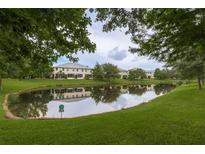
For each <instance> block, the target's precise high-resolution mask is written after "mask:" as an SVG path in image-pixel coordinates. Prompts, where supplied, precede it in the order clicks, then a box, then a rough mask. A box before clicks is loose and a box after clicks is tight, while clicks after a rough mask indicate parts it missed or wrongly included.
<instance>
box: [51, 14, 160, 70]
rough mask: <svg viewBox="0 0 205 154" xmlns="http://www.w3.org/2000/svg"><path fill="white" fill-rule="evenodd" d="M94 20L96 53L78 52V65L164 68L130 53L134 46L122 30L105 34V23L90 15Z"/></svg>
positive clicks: (92, 39)
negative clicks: (103, 28)
mask: <svg viewBox="0 0 205 154" xmlns="http://www.w3.org/2000/svg"><path fill="white" fill-rule="evenodd" d="M89 16H90V17H91V19H92V20H93V22H92V25H91V26H89V27H88V31H89V32H90V33H91V34H90V36H89V38H90V39H91V41H93V42H94V43H96V51H95V53H84V54H83V53H81V52H78V53H77V55H75V56H77V57H78V58H79V61H78V63H79V64H82V65H86V66H89V67H91V68H93V67H94V66H95V64H96V63H97V62H98V63H99V64H103V63H112V64H114V65H117V66H118V67H119V68H122V69H126V70H128V69H132V68H142V69H144V70H154V69H156V68H162V66H163V63H159V62H157V61H155V60H150V59H149V58H148V57H144V56H138V55H137V54H132V53H130V52H129V51H128V49H129V47H130V46H131V47H132V46H136V45H134V44H133V43H132V42H131V40H130V36H129V35H125V33H124V32H123V31H122V30H119V29H118V30H115V31H113V32H108V33H106V32H103V31H102V26H103V23H101V22H95V21H94V18H95V17H94V16H93V15H90V14H89ZM67 62H69V60H68V59H67V58H66V57H61V58H59V59H58V61H57V63H55V64H54V65H58V64H64V63H67Z"/></svg>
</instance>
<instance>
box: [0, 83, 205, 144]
mask: <svg viewBox="0 0 205 154" xmlns="http://www.w3.org/2000/svg"><path fill="white" fill-rule="evenodd" d="M77 82H82V83H81V84H83V85H85V82H84V81H68V80H66V81H53V80H52V82H51V80H31V81H29V80H27V81H25V80H23V81H18V80H4V87H3V92H2V93H1V102H2V100H3V97H4V95H5V94H6V93H11V92H16V91H19V90H25V89H31V88H38V87H45V86H54V85H57V84H62V85H70V86H78V83H77ZM86 82H87V83H88V82H89V83H88V84H93V85H95V84H106V83H105V82H97V81H92V80H88V81H86ZM96 82H97V83H96ZM123 82H124V83H125V82H128V81H124V80H123V81H121V83H123ZM143 82H145V81H143ZM151 82H152V83H153V82H157V81H151ZM166 82H168V81H166ZM114 83H115V84H117V83H119V81H115V82H114ZM124 83H123V84H124ZM79 85H80V83H79ZM0 124H1V125H0V144H205V90H201V91H199V90H198V89H197V85H195V84H189V85H183V86H180V87H178V88H176V89H175V90H173V91H172V92H171V93H169V94H167V95H164V96H162V97H158V98H156V99H155V100H153V101H151V102H149V103H144V104H142V105H139V106H137V107H133V108H130V109H127V110H122V111H118V112H112V113H106V114H102V115H93V116H88V117H81V118H75V119H66V120H11V119H5V118H3V111H2V109H1V117H0Z"/></svg>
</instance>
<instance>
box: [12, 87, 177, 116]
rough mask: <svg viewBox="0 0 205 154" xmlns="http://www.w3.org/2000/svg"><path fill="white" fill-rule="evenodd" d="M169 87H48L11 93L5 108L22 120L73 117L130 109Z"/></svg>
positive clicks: (167, 89) (161, 93)
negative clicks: (62, 107)
mask: <svg viewBox="0 0 205 154" xmlns="http://www.w3.org/2000/svg"><path fill="white" fill-rule="evenodd" d="M173 88H175V86H173V85H168V84H159V85H121V86H94V87H77V88H62V87H61V88H51V89H45V90H35V91H31V92H26V93H22V94H19V95H16V94H12V95H10V96H9V98H8V102H9V105H8V107H9V110H10V111H11V113H12V114H13V115H15V116H17V117H22V118H25V119H33V118H36V119H38V118H61V116H62V117H63V118H73V117H80V116H86V115H92V114H99V113H104V112H111V111H117V110H122V109H125V108H130V107H133V106H136V105H139V104H141V103H144V102H148V101H150V100H152V99H154V98H156V97H158V96H161V95H163V94H166V93H167V92H169V91H170V90H172V89H173ZM60 105H63V106H64V109H63V112H60V110H59V106H60ZM61 111H62V110H61ZM61 113H62V115H61Z"/></svg>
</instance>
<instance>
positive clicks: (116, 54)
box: [108, 47, 127, 61]
mask: <svg viewBox="0 0 205 154" xmlns="http://www.w3.org/2000/svg"><path fill="white" fill-rule="evenodd" d="M126 57H127V51H126V50H119V48H118V47H115V48H114V49H112V50H110V51H109V53H108V58H111V59H113V60H117V61H119V60H123V59H125V58H126Z"/></svg>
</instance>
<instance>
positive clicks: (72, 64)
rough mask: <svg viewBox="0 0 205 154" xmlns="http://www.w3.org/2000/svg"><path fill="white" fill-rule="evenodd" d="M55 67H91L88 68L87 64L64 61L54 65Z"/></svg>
mask: <svg viewBox="0 0 205 154" xmlns="http://www.w3.org/2000/svg"><path fill="white" fill-rule="evenodd" d="M54 67H55V68H56V67H60V68H83V69H91V68H89V67H88V66H84V65H81V64H78V63H65V64H61V65H57V66H54Z"/></svg>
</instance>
